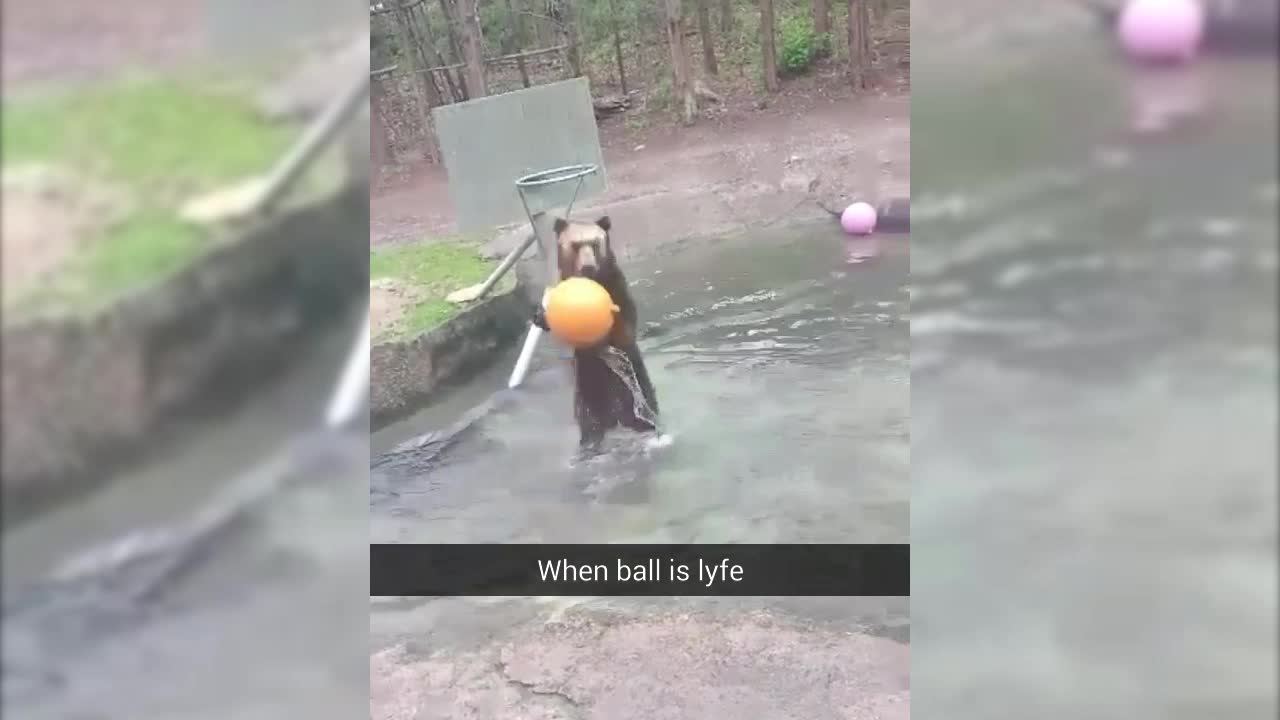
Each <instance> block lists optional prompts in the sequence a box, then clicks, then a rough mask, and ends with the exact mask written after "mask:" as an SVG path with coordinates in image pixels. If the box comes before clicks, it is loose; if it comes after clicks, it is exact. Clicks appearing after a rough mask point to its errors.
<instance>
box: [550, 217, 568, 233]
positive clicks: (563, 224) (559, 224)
mask: <svg viewBox="0 0 1280 720" xmlns="http://www.w3.org/2000/svg"><path fill="white" fill-rule="evenodd" d="M567 227H569V223H568V221H566V220H565V219H564V218H556V221H555V223H553V224H552V225H551V230H552V231H554V232H555V234H556V235H559V234H560V233H562V232H564V231H565V228H567Z"/></svg>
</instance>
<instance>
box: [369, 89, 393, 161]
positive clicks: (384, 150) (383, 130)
mask: <svg viewBox="0 0 1280 720" xmlns="http://www.w3.org/2000/svg"><path fill="white" fill-rule="evenodd" d="M369 160H370V165H372V170H373V178H374V180H377V179H378V178H380V177H382V168H384V167H386V166H387V165H388V164H389V163H391V162H395V149H394V148H392V147H391V139H390V138H389V137H387V124H386V122H385V121H384V120H383V117H382V81H381V80H378V79H374V80H373V82H372V83H371V84H370V86H369Z"/></svg>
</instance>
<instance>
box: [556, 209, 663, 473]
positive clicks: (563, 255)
mask: <svg viewBox="0 0 1280 720" xmlns="http://www.w3.org/2000/svg"><path fill="white" fill-rule="evenodd" d="M610 227H611V223H610V221H609V217H608V216H604V217H601V218H600V219H599V220H596V221H595V222H594V223H580V222H569V221H567V220H564V219H563V218H557V219H556V221H555V223H554V225H553V226H552V229H553V230H554V232H555V236H556V248H557V253H558V258H557V264H558V266H559V269H560V279H561V280H563V279H565V278H570V277H586V278H590V279H592V280H594V281H596V282H598V283H600V285H602V286H603V287H604V289H605V290H607V291H608V292H609V296H610V297H611V298H612V299H613V304H614V305H616V306H617V307H618V312H617V313H616V314H615V316H614V323H613V328H612V329H611V330H610V331H609V335H608V336H607V337H606V338H605V339H604V340H603V341H601V343H600V344H599V345H597V346H595V347H590V348H579V349H576V350H574V353H573V376H574V398H573V415H574V419H575V420H577V423H578V428H579V430H580V433H581V438H580V444H581V447H582V449H583V450H584V451H585V452H587V453H590V452H594V451H596V450H597V449H598V448H599V446H600V443H601V442H602V441H603V440H604V437H605V435H606V434H607V433H608V432H609V431H610V430H612V429H614V428H618V427H624V428H628V429H630V430H634V431H636V432H655V431H656V430H657V428H656V427H655V426H654V424H653V423H652V422H650V420H649V419H647V418H645V417H640V416H638V415H637V413H636V408H635V406H636V402H635V400H636V398H633V397H632V392H631V389H630V387H628V385H627V383H625V382H624V381H623V380H622V378H620V377H618V375H617V374H616V373H614V372H613V370H611V369H610V367H609V365H608V364H606V361H605V359H604V356H603V353H604V352H607V348H609V347H613V348H616V349H618V350H620V351H622V353H624V354H625V355H626V356H627V358H628V359H629V360H630V361H631V366H632V368H633V369H634V371H635V377H636V380H637V384H638V385H639V386H640V391H641V393H642V394H643V395H644V397H643V402H644V403H645V404H647V405H648V406H649V409H650V410H651V415H652V417H653V418H657V415H658V398H657V395H656V393H655V392H654V390H653V383H652V382H650V380H649V372H648V369H647V368H646V367H645V364H644V358H643V357H641V355H640V348H639V347H638V346H637V345H636V332H637V328H638V325H639V318H638V313H637V310H636V303H635V300H634V299H633V298H632V297H631V291H630V290H629V289H628V287H627V278H626V276H625V275H623V273H622V270H621V268H619V267H618V260H617V256H615V255H614V253H613V247H612V244H611V242H610V237H609V230H610ZM535 322H536V323H537V324H538V325H539V326H540V327H542V328H543V329H546V318H545V316H543V314H542V309H541V308H539V309H538V311H537V314H536V317H535Z"/></svg>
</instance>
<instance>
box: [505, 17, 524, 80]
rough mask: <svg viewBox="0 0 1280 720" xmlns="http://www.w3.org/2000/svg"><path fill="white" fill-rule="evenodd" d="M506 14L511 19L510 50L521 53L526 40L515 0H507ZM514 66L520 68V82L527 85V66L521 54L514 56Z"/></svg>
mask: <svg viewBox="0 0 1280 720" xmlns="http://www.w3.org/2000/svg"><path fill="white" fill-rule="evenodd" d="M507 16H508V17H509V18H510V20H511V44H512V45H514V46H515V49H514V50H513V51H512V52H517V53H522V52H524V46H525V42H526V40H525V31H524V15H523V14H522V13H520V12H519V11H518V10H517V9H516V0H507ZM516 68H518V69H519V70H520V82H521V83H522V84H523V85H524V86H525V87H529V68H528V67H526V66H525V64H524V56H523V55H520V56H517V57H516Z"/></svg>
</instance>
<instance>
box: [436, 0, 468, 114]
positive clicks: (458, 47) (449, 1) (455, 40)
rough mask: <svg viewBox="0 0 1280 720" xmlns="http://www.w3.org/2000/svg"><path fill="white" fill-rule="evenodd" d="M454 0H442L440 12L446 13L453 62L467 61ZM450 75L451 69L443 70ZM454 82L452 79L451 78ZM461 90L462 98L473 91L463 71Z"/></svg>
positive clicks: (459, 82) (460, 82) (445, 23)
mask: <svg viewBox="0 0 1280 720" xmlns="http://www.w3.org/2000/svg"><path fill="white" fill-rule="evenodd" d="M453 3H454V0H440V12H441V13H442V14H444V29H445V36H446V37H448V38H449V49H450V50H452V51H453V55H452V57H450V58H449V59H450V61H451V63H465V62H466V60H465V59H464V58H463V55H462V41H461V40H459V35H460V34H461V28H460V23H459V22H458V10H457V8H455V7H454V5H453ZM442 72H444V73H445V74H446V75H448V73H449V71H448V70H444V71H442ZM450 82H452V79H451V80H450ZM458 84H459V85H460V87H459V90H460V91H461V93H462V99H463V100H465V99H467V98H468V97H470V95H471V92H470V89H469V88H468V87H467V80H466V77H465V76H464V74H463V73H459V74H458Z"/></svg>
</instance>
